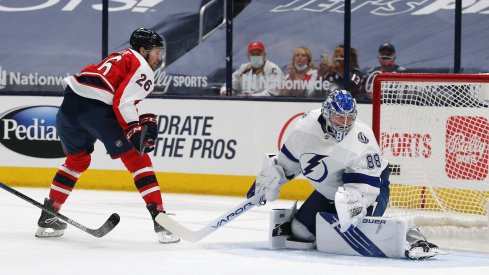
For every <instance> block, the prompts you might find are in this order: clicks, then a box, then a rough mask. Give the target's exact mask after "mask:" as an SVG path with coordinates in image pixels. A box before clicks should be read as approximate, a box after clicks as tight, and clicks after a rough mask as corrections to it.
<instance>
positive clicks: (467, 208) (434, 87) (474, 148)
mask: <svg viewBox="0 0 489 275" xmlns="http://www.w3.org/2000/svg"><path fill="white" fill-rule="evenodd" d="M459 77H460V76H459ZM488 77H489V76H481V79H485V80H484V81H485V82H488V81H489V79H488ZM399 79H403V80H396V79H393V78H388V79H386V80H382V76H380V78H379V79H378V80H376V81H379V83H380V85H377V89H378V88H380V90H376V91H374V92H375V93H380V105H378V106H377V107H375V105H374V109H375V108H380V124H379V125H380V126H379V128H380V129H379V130H380V131H379V143H380V146H381V149H382V154H383V157H384V158H386V159H387V160H388V161H389V163H390V165H391V177H390V179H391V196H390V201H389V208H388V211H387V213H386V215H388V216H392V215H395V216H399V215H407V216H411V217H413V218H415V223H416V225H418V226H423V225H425V224H426V225H428V224H430V225H435V226H443V225H457V226H463V227H474V226H475V227H484V226H487V224H488V219H487V206H486V205H487V201H488V199H489V169H488V167H489V166H488V163H489V106H488V104H489V101H488V100H489V84H487V83H484V81H481V82H480V83H478V82H475V81H474V80H473V78H471V79H470V81H469V80H464V79H461V78H457V80H456V81H457V82H453V81H454V80H453V79H449V80H447V79H446V78H443V79H438V78H437V77H436V76H431V77H427V76H424V77H423V78H420V79H416V77H413V78H409V77H407V79H406V77H402V75H401V74H399Z"/></svg>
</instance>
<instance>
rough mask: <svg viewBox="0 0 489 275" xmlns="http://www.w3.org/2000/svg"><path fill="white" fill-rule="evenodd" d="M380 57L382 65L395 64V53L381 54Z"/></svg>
mask: <svg viewBox="0 0 489 275" xmlns="http://www.w3.org/2000/svg"><path fill="white" fill-rule="evenodd" d="M378 58H379V63H380V65H381V66H385V67H390V66H394V64H395V60H396V56H395V55H379V56H378Z"/></svg>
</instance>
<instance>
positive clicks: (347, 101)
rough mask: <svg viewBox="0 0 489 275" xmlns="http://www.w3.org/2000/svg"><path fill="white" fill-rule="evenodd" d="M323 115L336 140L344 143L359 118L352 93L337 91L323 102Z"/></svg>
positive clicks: (329, 130)
mask: <svg viewBox="0 0 489 275" xmlns="http://www.w3.org/2000/svg"><path fill="white" fill-rule="evenodd" d="M321 113H322V115H323V117H324V119H325V120H326V128H327V131H328V133H330V134H331V135H332V136H333V137H334V138H335V139H336V140H338V141H342V140H343V138H344V137H345V136H346V134H348V131H350V129H351V127H352V126H353V123H355V119H356V117H357V104H356V101H355V99H354V98H353V97H352V96H351V94H350V92H348V91H346V90H335V91H334V92H332V93H331V94H329V95H328V97H327V98H326V100H325V101H324V102H323V106H322V108H321Z"/></svg>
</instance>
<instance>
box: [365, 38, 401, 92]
mask: <svg viewBox="0 0 489 275" xmlns="http://www.w3.org/2000/svg"><path fill="white" fill-rule="evenodd" d="M377 59H378V60H379V65H380V66H376V67H374V68H371V69H370V70H368V71H367V73H366V74H365V76H364V77H363V79H362V91H363V94H364V95H365V97H366V99H367V100H372V95H373V84H374V79H375V76H376V75H377V74H379V73H397V72H402V71H405V70H406V68H404V67H401V66H399V65H397V64H396V48H395V47H394V45H392V44H391V43H389V42H384V43H382V44H381V45H380V46H379V50H378V55H377Z"/></svg>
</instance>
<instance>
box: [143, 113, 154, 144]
mask: <svg viewBox="0 0 489 275" xmlns="http://www.w3.org/2000/svg"><path fill="white" fill-rule="evenodd" d="M139 123H140V124H141V125H142V126H146V127H147V128H148V133H147V135H146V136H147V137H148V138H149V139H152V140H153V142H154V141H155V140H156V138H158V124H157V123H156V115H155V114H150V113H148V114H142V115H140V116H139Z"/></svg>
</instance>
